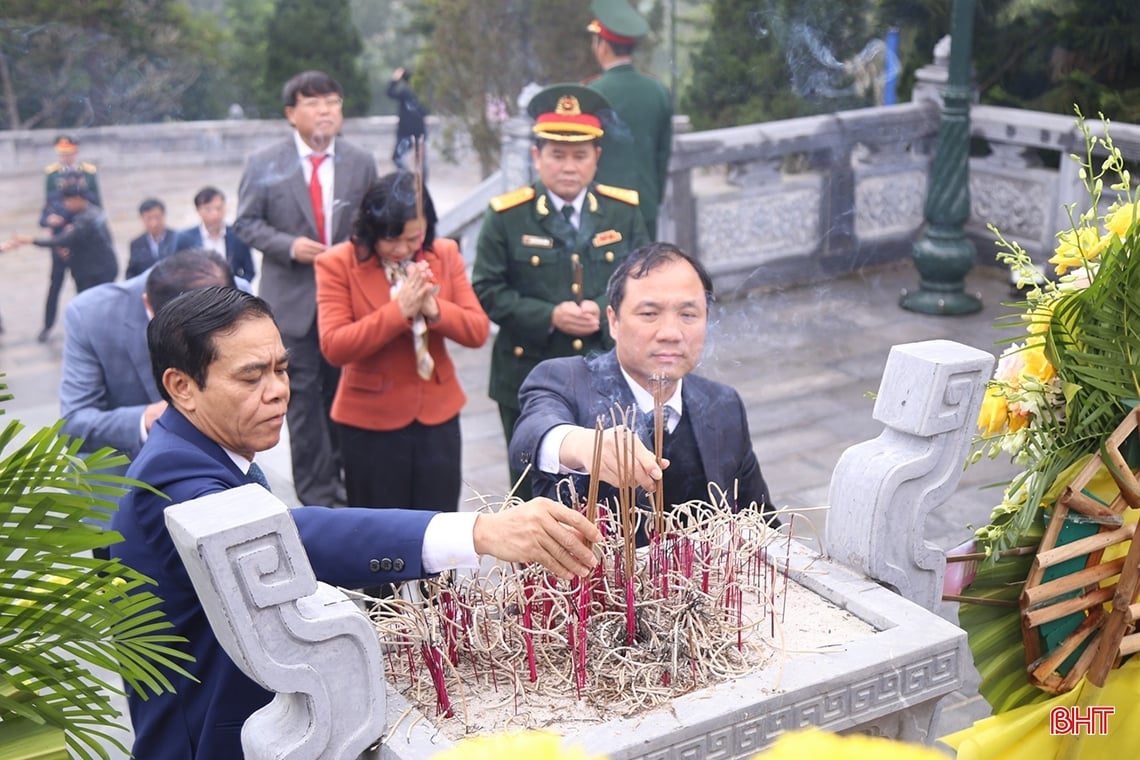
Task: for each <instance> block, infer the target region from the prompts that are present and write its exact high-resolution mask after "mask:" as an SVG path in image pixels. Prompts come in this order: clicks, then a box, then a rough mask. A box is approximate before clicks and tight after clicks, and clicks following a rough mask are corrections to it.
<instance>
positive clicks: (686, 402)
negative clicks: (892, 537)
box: [681, 375, 725, 484]
mask: <svg viewBox="0 0 1140 760" xmlns="http://www.w3.org/2000/svg"><path fill="white" fill-rule="evenodd" d="M681 407H682V411H681V413H682V414H684V415H686V416H687V415H695V414H696V413H697V411H698V410H699V411H700V414H701V417H702V419H708V420H715V419H717V414H718V413H719V410H717V409H714V408H713V399H712V397H711V396H709V394H708V392H707V390H706V389H705V387H704V386H703V384H702V383H701V382H700V378H697V377H694V376H693V375H689V376H687V377H686V378H685V382H684V383H682V384H681ZM689 420H690V421H691V422H693V425H692V428H693V437H694V438H696V439H697V452H698V454H699V455H700V459H701V468H702V469H703V470H704V472H705V480H707V481H709V482H710V483H721V484H723V483H724V482H725V479H724V478H722V477H721V476H720V473H719V472H718V471H717V469H716V466H717V464H718V463H720V462H721V461H722V457H721V446H722V445H723V444H724V441H722V440H721V433H720V432H719V431H718V429H717V428H718V427H719V426H717V425H709V424H700V425H698V424H696V417H695V416H692V417H689Z"/></svg>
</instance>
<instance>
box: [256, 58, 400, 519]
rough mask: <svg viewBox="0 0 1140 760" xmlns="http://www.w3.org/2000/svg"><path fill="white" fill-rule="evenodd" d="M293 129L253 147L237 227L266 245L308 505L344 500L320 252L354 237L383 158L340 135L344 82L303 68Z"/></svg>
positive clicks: (297, 463)
mask: <svg viewBox="0 0 1140 760" xmlns="http://www.w3.org/2000/svg"><path fill="white" fill-rule="evenodd" d="M281 96H282V101H283V103H284V106H285V118H286V119H288V120H289V123H290V124H292V125H293V133H292V134H291V135H290V136H289V137H287V138H285V139H284V140H282V141H280V142H277V143H274V144H273V145H269V146H266V147H265V148H262V149H261V150H258V151H257V152H255V153H253V154H252V155H251V156H250V157H249V158H248V160H247V161H246V165H245V171H244V172H243V174H242V178H241V183H240V184H239V186H238V211H237V220H236V221H235V222H234V229H235V231H236V232H237V234H238V237H240V238H241V239H242V240H244V241H245V242H246V243H248V244H249V245H250V246H252V247H253V248H256V249H258V250H260V251H261V252H262V254H263V256H264V258H263V260H262V265H261V287H260V295H261V297H262V298H264V299H265V300H266V301H268V302H269V304H270V306H271V307H272V308H273V313H274V315H275V316H276V318H277V324H278V326H279V327H280V329H281V336H282V338H283V339H284V342H285V347H286V348H287V349H288V351H289V382H290V385H291V399H290V401H289V409H288V412H287V415H286V419H287V420H288V423H289V438H290V447H291V450H292V457H293V483H294V486H295V488H296V490H297V498H298V499H299V500H300V502H301V503H302V504H321V505H326V506H334V505H339V504H343V503H344V487H343V485H342V482H341V475H340V455H339V446H337V441H336V438H335V436H336V432H335V430H333V429H332V425H331V424H330V423H329V407H330V405H331V403H332V397H333V394H334V393H335V391H336V385H337V379H338V375H339V372H338V371H337V370H336V368H334V367H333V366H332V365H330V364H329V363H328V362H326V361H325V360H324V358H323V357H322V356H321V351H320V346H319V343H318V339H317V296H316V282H315V279H314V275H313V259H315V258H316V257H317V255H318V254H319V253H321V252H322V251H324V250H325V249H326V248H328V247H329V246H330V245H333V244H334V243H339V242H341V241H343V240H346V239H348V237H349V234H350V233H351V230H352V218H351V217H352V211H353V210H354V209H355V208H357V207H358V206H359V205H360V199H361V198H362V197H363V196H364V193H365V191H366V190H367V189H368V187H369V186H370V185H372V183H373V182H375V181H376V178H377V173H376V159H375V157H374V156H373V155H372V154H371V153H369V152H368V151H366V150H364V149H362V148H358V147H357V146H355V145H353V144H352V143H350V142H348V141H346V140H344V139H343V138H339V137H338V135H339V134H340V130H341V126H342V125H343V123H344V115H343V113H342V110H341V107H342V105H343V102H344V91H343V90H342V89H341V86H340V83H339V82H337V81H336V80H335V79H333V78H332V77H331V76H329V75H328V74H326V73H324V72H322V71H304V72H302V73H300V74H297V75H296V76H295V77H293V78H292V79H290V80H289V81H288V82H286V83H285V87H284V88H283V89H282V93H281Z"/></svg>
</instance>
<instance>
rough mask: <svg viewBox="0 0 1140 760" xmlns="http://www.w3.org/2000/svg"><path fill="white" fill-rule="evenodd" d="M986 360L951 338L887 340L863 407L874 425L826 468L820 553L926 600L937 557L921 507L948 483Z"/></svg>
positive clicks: (945, 494) (929, 605) (962, 452)
mask: <svg viewBox="0 0 1140 760" xmlns="http://www.w3.org/2000/svg"><path fill="white" fill-rule="evenodd" d="M993 366H994V357H993V356H991V355H990V354H988V353H986V352H985V351H980V350H978V349H976V348H971V347H969V346H964V345H962V344H961V343H954V342H952V341H947V340H932V341H925V342H922V343H908V344H904V345H899V346H894V347H893V348H892V349H891V353H890V356H889V357H888V358H887V365H886V368H885V369H884V370H883V379H882V381H881V382H880V384H879V394H878V397H877V398H876V400H875V409H874V412H873V414H874V418H875V419H876V420H878V421H879V422H881V423H883V425H884V430H883V432H882V434H881V435H880V436H879V437H878V438H875V439H874V440H871V441H866V442H864V443H860V444H857V445H855V446H852V447H851V448H849V449H847V450H846V451H844V452H843V455H842V456H840V458H839V461H838V463H836V465H835V470H834V471H833V473H832V476H831V488H830V498H829V503H830V505H831V508H830V510H829V511H828V515H827V550H828V554H829V555H830V556H831V558H832V559H834V560H835V561H837V562H839V563H841V564H844V565H846V566H848V567H851V568H854V569H856V570H858V571H859V572H861V573H863V574H864V575H866V576H867V577H869V578H873V579H874V580H877V581H879V582H880V583H883V584H886V585H887V586H889V587H890V588H892V589H894V590H895V591H897V592H898V593H899V594H901V595H902V596H904V597H906V598H907V599H910V600H911V601H912V602H914V603H916V604H918V605H920V606H922V607H924V608H926V609H928V610H937V609H938V606H939V604H940V602H941V598H942V576H943V574H944V572H945V569H946V558H945V555H944V554H943V552H942V550H941V549H939V548H938V547H937V546H935V545H933V544H931V543H929V542H928V541H926V539H925V538H924V537H923V531H924V528H925V525H926V517H927V515H928V514H929V513H930V512H931V511H932V510H933V509H935V508H937V507H939V506H940V505H942V504H943V503H945V502H946V500H947V499H948V498H949V497H950V496H951V495H952V494H953V493H954V491H955V489H956V488H957V486H958V481H959V479H960V478H961V475H962V463H963V462H964V461H965V460H966V455H967V454H968V452H969V448H970V440H971V437H972V435H973V432H974V421H975V420H977V419H978V410H979V409H980V408H981V405H982V397H983V396H984V395H985V386H986V381H987V380H989V378H990V373H991V371H992V370H993Z"/></svg>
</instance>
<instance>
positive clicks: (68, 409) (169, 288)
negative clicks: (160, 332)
mask: <svg viewBox="0 0 1140 760" xmlns="http://www.w3.org/2000/svg"><path fill="white" fill-rule="evenodd" d="M208 285H219V286H229V287H231V288H232V287H234V276H233V273H232V272H230V269H229V267H228V266H227V265H226V262H225V261H224V260H222V258H221V257H219V256H217V255H215V254H211V253H208V252H206V251H201V250H195V251H185V252H180V253H178V254H176V255H172V256H167V257H166V258H165V259H162V260H161V261H160V262H159V263H158V264H156V265H155V266H153V267H151V268H150V269H147V270H146V271H145V272H143V273H142V274H140V275H138V276H136V277H132V278H131V279H129V280H124V281H123V282H111V283H107V284H105V285H99V286H97V287H94V288H91V289H90V290H85V291H83V292H82V293H80V294H79V295H78V296H76V297H75V298H74V299H73V300H72V301H71V303H69V304H68V305H67V311H65V312H64V318H63V319H64V325H65V326H66V328H67V330H66V332H65V338H64V341H63V368H62V373H61V374H62V377H61V379H60V384H59V413H60V416H62V417H63V421H64V422H63V432H64V433H67V434H68V435H71V436H74V437H76V438H81V439H83V446H82V448H81V449H80V451H84V452H89V451H95V450H96V449H100V448H103V447H104V446H110V447H111V448H114V449H117V450H119V451H121V452H122V453H124V454H126V455H127V456H128V457H131V458H134V457H135V456H136V455H137V454H138V453H139V449H140V448H142V445H143V442H144V441H145V440H146V438H147V435H148V434H149V432H150V428H151V425H153V424H154V421H155V420H156V419H158V416H159V415H160V414H162V412H163V411H165V410H166V402H165V401H163V400H162V397H161V396H160V395H159V392H158V388H157V387H156V386H155V384H154V375H153V373H152V372H151V369H150V355H149V354H148V353H147V348H146V326H147V323H148V322H150V318H151V316H153V315H154V314H155V312H157V311H158V310H159V309H161V308H162V307H163V306H165V305H166V304H167V303H169V302H170V301H172V300H174V298H175V297H177V296H178V295H179V294H180V293H182V292H183V291H186V290H190V289H191V288H204V287H206V286H208Z"/></svg>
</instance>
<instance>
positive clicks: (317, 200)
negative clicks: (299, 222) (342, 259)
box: [309, 154, 328, 243]
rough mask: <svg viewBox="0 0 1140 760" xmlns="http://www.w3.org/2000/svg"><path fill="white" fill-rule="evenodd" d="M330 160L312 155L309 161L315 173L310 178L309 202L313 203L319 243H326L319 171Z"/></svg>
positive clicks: (323, 205) (323, 202)
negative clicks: (326, 160) (325, 161)
mask: <svg viewBox="0 0 1140 760" xmlns="http://www.w3.org/2000/svg"><path fill="white" fill-rule="evenodd" d="M326 158H328V156H326V155H323V154H322V155H320V156H318V155H316V154H314V155H311V156H309V161H311V162H312V164H313V173H312V175H311V176H310V177H309V200H311V201H312V202H313V218H314V219H315V220H316V222H317V241H318V242H321V243H324V242H325V200H324V196H322V195H321V178H320V176H319V170H320V168H321V163H323V162H324V160H325V159H326Z"/></svg>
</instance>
